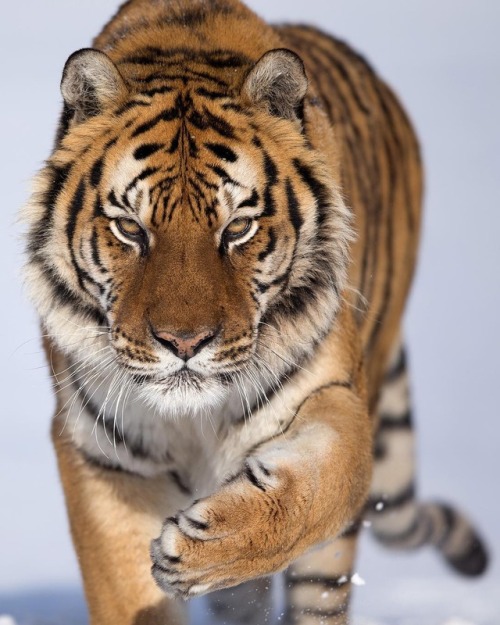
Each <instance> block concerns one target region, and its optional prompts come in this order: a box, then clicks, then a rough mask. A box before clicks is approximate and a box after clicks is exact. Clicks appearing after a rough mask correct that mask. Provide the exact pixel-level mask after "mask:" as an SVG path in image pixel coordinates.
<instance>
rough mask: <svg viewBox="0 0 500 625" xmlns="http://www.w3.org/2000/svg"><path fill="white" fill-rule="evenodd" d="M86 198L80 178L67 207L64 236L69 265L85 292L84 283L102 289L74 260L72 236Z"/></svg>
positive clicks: (83, 182) (84, 188) (83, 181)
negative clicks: (69, 259)
mask: <svg viewBox="0 0 500 625" xmlns="http://www.w3.org/2000/svg"><path fill="white" fill-rule="evenodd" d="M85 197H86V184H85V179H84V178H82V179H81V180H80V182H79V184H78V187H77V189H76V191H75V193H74V195H73V199H72V200H71V204H70V205H69V216H68V220H67V222H66V236H67V238H68V248H69V253H70V258H71V264H72V265H73V269H74V270H75V274H76V277H77V280H78V284H79V286H80V288H81V289H82V290H83V291H87V288H86V286H85V281H87V282H90V283H91V284H94V285H96V286H97V287H99V288H102V286H101V285H100V284H98V283H97V282H96V281H95V280H94V279H93V278H92V276H90V275H89V274H88V273H87V272H86V271H85V270H84V269H83V268H82V267H80V265H79V264H78V261H77V259H76V254H75V250H74V236H75V230H76V224H77V221H78V217H79V215H80V213H81V211H82V210H83V207H84V204H85Z"/></svg>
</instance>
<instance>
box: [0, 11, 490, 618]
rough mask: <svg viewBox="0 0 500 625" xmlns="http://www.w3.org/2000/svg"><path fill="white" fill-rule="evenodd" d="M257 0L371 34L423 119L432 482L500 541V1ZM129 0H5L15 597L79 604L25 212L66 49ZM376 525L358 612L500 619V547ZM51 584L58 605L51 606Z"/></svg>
mask: <svg viewBox="0 0 500 625" xmlns="http://www.w3.org/2000/svg"><path fill="white" fill-rule="evenodd" d="M250 4H251V6H252V8H254V9H255V10H256V11H257V12H258V13H260V14H261V15H262V16H264V17H265V18H267V19H270V20H275V21H299V22H312V23H315V24H317V25H319V26H321V27H322V28H324V29H325V30H328V31H330V32H332V33H334V34H336V35H338V36H340V37H342V38H344V39H346V40H347V41H349V42H350V43H352V44H353V45H355V46H356V47H357V48H358V49H359V50H360V51H361V52H363V53H364V54H365V55H366V56H367V57H368V58H369V59H370V60H371V61H372V62H373V63H374V64H375V66H376V67H377V68H378V69H379V71H380V72H381V73H382V75H383V76H384V77H385V78H386V79H387V80H388V81H389V83H390V84H391V85H392V86H393V87H394V88H395V89H396V91H397V92H398V93H399V94H400V96H401V97H402V99H403V101H404V103H405V104H406V106H407V109H408V110H409V112H410V114H411V116H412V118H413V120H414V122H415V124H416V126H417V129H418V132H419V135H420V138H421V142H422V144H423V149H424V157H425V162H426V166H427V197H426V217H425V229H424V239H423V246H422V254H421V261H420V266H419V271H418V275H417V280H416V284H415V288H414V291H413V295H412V298H411V302H410V306H409V311H408V313H409V314H408V316H407V323H406V326H407V335H408V339H409V345H410V355H411V364H412V368H413V374H414V375H413V386H414V396H415V404H416V417H417V423H418V428H419V459H420V469H419V470H420V483H421V490H422V493H423V494H424V495H425V496H426V497H439V498H441V497H446V498H448V499H451V500H452V501H454V502H457V503H458V504H460V505H461V506H463V507H464V508H466V509H467V510H468V511H469V512H470V513H471V515H472V516H473V517H474V518H475V519H476V521H477V523H478V524H479V525H480V526H481V528H482V529H483V533H484V534H485V536H486V537H487V539H488V541H489V543H490V545H491V548H492V550H493V552H494V553H496V554H498V553H499V552H500V505H499V501H498V498H499V494H500V493H499V490H500V489H499V479H500V460H499V448H500V409H499V401H498V390H499V387H500V380H499V354H500V350H499V348H500V331H499V329H498V323H499V319H500V315H499V307H500V280H499V277H498V273H499V268H500V262H499V261H500V246H499V244H498V238H499V235H500V202H499V200H500V184H499V177H500V167H499V165H500V124H499V119H498V114H499V101H500V82H499V79H500V39H499V29H500V2H498V1H497V0H474V1H473V0H455V1H452V0H404V1H401V0H377V1H374V0H335V1H333V2H326V1H324V2H321V1H320V0H308V2H306V3H304V2H300V3H299V2H296V1H295V2H294V1H293V0H288V1H286V2H285V0H279V1H278V0H274V1H273V2H269V1H267V2H266V1H265V0H251V1H250ZM116 8H117V3H116V1H115V0H24V1H23V2H9V4H8V8H7V6H6V4H3V6H2V8H1V14H0V46H1V54H0V68H1V84H2V90H1V96H0V107H1V114H0V120H1V148H2V149H1V157H0V158H1V159H2V160H1V167H0V176H1V181H0V182H1V186H0V189H1V191H0V193H1V195H0V197H1V204H2V206H1V211H0V219H1V228H0V236H1V237H2V240H1V244H0V254H1V259H2V264H1V267H2V270H1V271H0V281H1V290H0V293H1V294H2V295H1V304H0V331H1V333H2V337H1V349H2V357H1V359H0V363H1V364H0V366H1V368H2V369H1V375H0V383H1V404H0V406H1V408H0V411H1V414H0V419H1V421H0V426H1V427H0V614H1V613H2V611H7V610H11V611H12V610H17V611H18V614H19V615H21V614H24V615H26V614H29V613H31V614H32V615H38V616H40V615H41V614H42V613H43V614H45V613H47V615H48V614H49V613H50V612H51V610H52V611H53V613H54V614H55V613H56V612H58V613H62V612H61V610H69V611H71V610H72V608H71V605H72V601H73V594H72V592H71V591H68V592H66V590H65V589H72V588H78V585H79V576H78V570H77V565H76V561H75V557H74V555H73V551H72V548H71V545H70V540H69V535H68V528H67V523H66V518H65V512H64V507H63V501H62V495H61V491H60V487H59V484H58V478H57V474H56V469H55V462H54V457H53V454H52V451H51V448H50V444H49V437H48V430H49V420H50V416H51V412H52V409H53V399H52V394H51V391H50V387H49V382H48V378H47V374H46V371H45V369H44V363H43V357H42V353H41V348H40V341H39V339H38V338H37V337H38V329H37V321H36V318H35V315H34V314H33V312H32V310H31V307H30V305H29V303H28V302H27V300H26V298H25V296H24V294H23V292H22V284H21V278H20V266H21V264H22V243H21V241H20V238H19V237H20V232H21V231H22V228H21V227H20V226H19V225H18V224H16V214H17V211H18V209H19V207H20V206H21V205H22V204H23V203H24V202H25V200H26V199H27V197H28V193H29V181H30V177H31V176H32V175H33V173H34V172H35V171H36V170H37V168H38V167H39V166H40V165H41V163H42V160H43V159H44V158H45V157H46V156H47V155H48V153H49V150H50V148H51V144H52V138H53V133H54V128H55V124H56V120H57V116H58V113H59V109H60V95H59V80H60V73H61V70H62V67H63V65H64V61H65V59H66V57H67V56H68V55H69V54H70V53H71V52H73V51H74V50H76V49H78V48H81V47H86V46H88V45H89V43H90V40H91V38H92V36H93V35H95V34H97V32H98V30H99V28H100V27H101V26H102V25H103V23H104V21H105V20H106V19H107V18H108V17H109V16H110V15H111V14H112V13H113V12H114V11H115V9H116ZM363 543H364V544H363V545H362V548H361V557H360V561H359V564H358V570H359V572H360V574H361V575H362V577H364V578H365V579H366V582H367V584H366V586H364V587H362V588H360V589H359V590H358V592H357V596H356V602H355V609H356V612H357V613H362V614H366V615H369V616H371V617H373V616H381V617H385V618H386V619H388V620H389V621H390V620H391V618H396V617H397V618H398V619H399V621H398V622H401V623H403V622H404V623H410V622H411V623H418V625H421V624H422V620H421V619H422V618H423V617H424V615H430V616H431V620H429V623H433V622H436V623H437V622H438V620H437V619H440V618H445V617H450V616H452V615H453V614H455V615H459V616H462V617H464V618H468V619H471V620H472V619H474V620H475V621H476V622H477V623H481V625H482V624H483V623H488V625H498V624H500V594H499V591H500V567H499V566H498V565H497V564H496V563H494V564H493V566H492V568H491V571H490V573H489V575H488V576H487V577H485V578H484V580H482V581H477V582H473V583H470V582H467V583H465V582H462V581H461V580H459V579H458V578H457V577H455V576H454V575H452V574H451V573H449V572H448V571H447V570H446V569H444V567H443V566H442V565H441V564H440V562H438V559H437V557H436V556H435V555H434V554H433V553H423V554H419V555H411V556H401V555H399V556H397V555H394V554H387V553H386V552H383V551H381V550H379V549H378V548H375V547H374V546H373V545H372V544H370V541H367V540H364V541H363ZM46 590H50V592H49V593H48V594H47V593H46V592H45V591H46ZM56 591H57V592H59V591H60V592H61V593H62V594H57V595H56V594H54V593H56ZM51 596H52V598H53V599H52V602H53V604H54V606H53V608H50V607H46V606H47V605H48V604H49V603H50V601H51V599H50V597H51ZM76 596H78V593H76ZM63 598H64V599H65V600H67V601H68V602H69V603H68V605H69V606H70V607H67V606H65V604H64V603H63ZM75 601H76V603H78V599H75ZM44 610H46V612H44ZM411 617H413V618H414V619H417V620H411ZM405 619H406V620H405ZM409 619H410V620H409ZM432 619H436V620H435V621H433V620H432ZM74 621H75V623H76V622H77V619H76V618H75V619H74ZM44 622H45V621H44ZM78 622H80V621H78ZM391 622H392V621H391ZM426 622H427V621H426ZM65 623H66V624H67V625H69V621H66V622H65Z"/></svg>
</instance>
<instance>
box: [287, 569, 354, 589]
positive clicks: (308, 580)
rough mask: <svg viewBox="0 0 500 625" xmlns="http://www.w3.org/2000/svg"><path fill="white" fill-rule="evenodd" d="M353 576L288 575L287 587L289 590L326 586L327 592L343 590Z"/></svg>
mask: <svg viewBox="0 0 500 625" xmlns="http://www.w3.org/2000/svg"><path fill="white" fill-rule="evenodd" d="M350 579H351V574H350V573H348V574H346V575H338V576H328V575H293V576H292V575H290V576H289V575H287V577H286V585H287V586H288V587H289V588H293V587H294V586H301V585H302V584H304V585H311V586H324V587H325V588H326V589H327V590H334V589H336V588H341V587H342V586H345V585H346V584H347V583H349V582H350Z"/></svg>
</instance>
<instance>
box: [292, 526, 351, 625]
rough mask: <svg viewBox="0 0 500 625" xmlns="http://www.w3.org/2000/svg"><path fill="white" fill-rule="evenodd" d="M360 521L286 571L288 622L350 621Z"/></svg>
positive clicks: (330, 624) (335, 624) (325, 624)
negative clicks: (352, 579)
mask: <svg viewBox="0 0 500 625" xmlns="http://www.w3.org/2000/svg"><path fill="white" fill-rule="evenodd" d="M358 529H359V527H358V525H357V524H356V525H354V526H353V527H352V528H351V529H350V530H348V531H346V532H344V534H343V535H342V536H340V537H338V538H336V539H335V540H333V541H331V542H329V543H327V544H325V545H321V546H320V547H319V548H316V549H314V550H312V551H310V552H308V553H306V554H305V555H303V556H302V557H301V558H299V559H298V560H296V561H295V562H294V563H293V564H292V565H291V566H290V567H289V568H288V569H287V570H286V572H285V575H284V583H285V618H284V622H285V623H286V625H347V623H349V600H350V595H351V578H352V573H353V566H354V559H355V555H356V542H357V538H358Z"/></svg>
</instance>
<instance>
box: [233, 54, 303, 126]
mask: <svg viewBox="0 0 500 625" xmlns="http://www.w3.org/2000/svg"><path fill="white" fill-rule="evenodd" d="M307 84H308V83H307V76H306V71H305V68H304V63H303V62H302V59H301V58H300V57H299V56H298V55H297V54H295V52H292V51H291V50H287V49H286V48H277V49H276V50H270V51H269V52H266V53H265V54H264V55H263V56H262V57H261V58H260V59H259V60H258V61H257V63H256V64H255V65H254V66H253V68H252V69H251V70H250V72H249V73H248V75H247V77H246V79H245V82H244V83H243V88H242V95H243V96H244V97H246V98H247V99H248V100H250V102H252V103H253V104H256V105H261V106H264V107H265V108H266V109H267V111H268V112H269V113H270V114H271V115H275V116H276V117H283V118H285V119H290V120H300V121H301V120H302V117H303V106H304V97H305V95H306V91H307Z"/></svg>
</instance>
